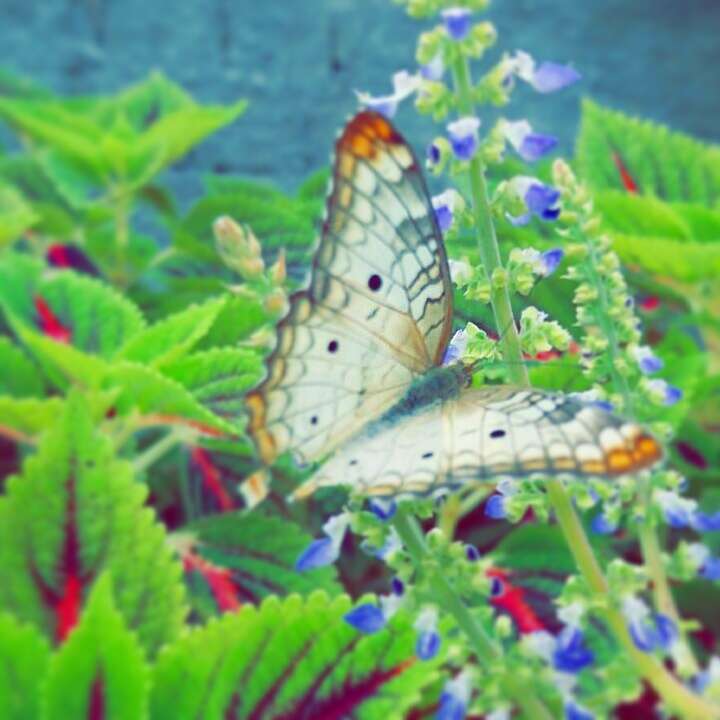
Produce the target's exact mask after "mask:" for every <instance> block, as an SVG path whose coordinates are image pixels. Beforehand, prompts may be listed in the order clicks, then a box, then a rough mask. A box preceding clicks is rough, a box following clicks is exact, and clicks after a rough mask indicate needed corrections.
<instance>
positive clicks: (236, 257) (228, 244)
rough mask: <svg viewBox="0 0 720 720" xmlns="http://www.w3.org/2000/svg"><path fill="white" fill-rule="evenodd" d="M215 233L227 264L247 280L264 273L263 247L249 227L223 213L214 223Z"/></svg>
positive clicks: (221, 254)
mask: <svg viewBox="0 0 720 720" xmlns="http://www.w3.org/2000/svg"><path fill="white" fill-rule="evenodd" d="M213 233H214V235H215V248H216V250H217V252H218V255H220V258H221V259H222V261H223V263H224V264H225V265H227V266H228V267H229V268H231V269H232V270H234V271H235V272H237V273H238V274H239V275H241V276H242V277H244V278H245V279H246V280H250V279H253V278H257V277H259V276H260V275H262V273H263V272H264V270H265V263H264V262H263V259H262V248H261V246H260V243H259V242H258V239H257V238H256V237H255V235H254V234H253V232H252V230H251V229H250V228H249V227H242V226H240V225H238V224H237V223H236V222H235V221H234V220H233V219H232V218H231V217H228V216H227V215H223V216H222V217H219V218H218V219H217V220H215V222H214V223H213Z"/></svg>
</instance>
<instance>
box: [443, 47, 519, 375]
mask: <svg viewBox="0 0 720 720" xmlns="http://www.w3.org/2000/svg"><path fill="white" fill-rule="evenodd" d="M452 71H453V79H454V82H455V89H456V91H457V95H458V100H459V108H460V112H461V113H463V115H474V114H475V108H474V107H473V101H472V83H471V81H470V68H469V66H468V62H467V60H466V59H465V58H464V57H463V56H462V55H461V54H460V53H458V57H457V58H456V59H455V61H454V62H453V65H452ZM469 175H470V192H471V195H472V205H473V216H474V220H475V232H476V234H477V239H478V246H479V248H480V259H481V260H482V263H483V266H484V267H485V271H486V272H487V275H488V277H489V278H490V279H491V282H490V286H491V293H490V302H491V305H492V310H493V315H494V317H495V326H496V327H497V330H498V334H499V335H500V340H499V342H500V347H501V348H502V351H503V357H504V358H505V359H506V360H510V367H509V370H508V372H509V375H510V380H511V381H512V382H513V383H516V384H517V385H523V386H524V385H529V379H528V374H527V368H526V367H525V364H524V363H523V362H522V348H521V347H520V336H519V335H518V331H517V326H516V325H515V318H514V317H513V311H512V305H511V304H510V293H509V291H508V287H507V284H505V283H503V284H502V285H500V286H496V285H495V283H493V282H492V277H493V273H494V271H495V270H498V269H499V270H502V261H501V259H500V248H499V247H498V242H497V237H496V236H495V225H494V224H493V221H492V214H491V212H490V200H489V198H488V191H487V185H486V183H485V168H484V167H483V163H482V160H481V158H480V156H479V154H478V153H475V155H474V156H473V158H472V159H471V160H470V167H469Z"/></svg>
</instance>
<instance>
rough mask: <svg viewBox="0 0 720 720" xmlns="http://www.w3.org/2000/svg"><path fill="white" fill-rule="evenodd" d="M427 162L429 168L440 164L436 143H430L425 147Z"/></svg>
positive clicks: (438, 149)
mask: <svg viewBox="0 0 720 720" xmlns="http://www.w3.org/2000/svg"><path fill="white" fill-rule="evenodd" d="M426 155H427V160H428V164H429V165H430V167H432V166H434V165H437V164H438V163H439V162H440V157H441V155H440V148H439V147H438V145H437V143H430V144H429V145H428V146H427V153H426Z"/></svg>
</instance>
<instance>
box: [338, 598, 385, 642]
mask: <svg viewBox="0 0 720 720" xmlns="http://www.w3.org/2000/svg"><path fill="white" fill-rule="evenodd" d="M343 620H345V622H346V623H348V625H352V626H353V627H354V628H355V629H356V630H359V631H360V632H363V633H367V634H368V635H371V634H372V633H376V632H378V631H379V630H382V629H383V628H384V627H385V624H386V619H385V615H384V614H383V611H382V610H381V609H380V608H379V607H378V606H377V605H371V604H370V603H367V604H365V605H358V607H356V608H354V609H352V610H351V611H350V612H348V613H346V614H345V615H344V616H343Z"/></svg>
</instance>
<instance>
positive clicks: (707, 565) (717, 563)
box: [699, 557, 720, 580]
mask: <svg viewBox="0 0 720 720" xmlns="http://www.w3.org/2000/svg"><path fill="white" fill-rule="evenodd" d="M699 575H700V577H703V578H705V579H706V580H720V558H714V557H708V559H707V560H706V561H705V562H704V563H703V565H702V567H701V568H700V572H699Z"/></svg>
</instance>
